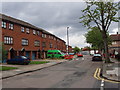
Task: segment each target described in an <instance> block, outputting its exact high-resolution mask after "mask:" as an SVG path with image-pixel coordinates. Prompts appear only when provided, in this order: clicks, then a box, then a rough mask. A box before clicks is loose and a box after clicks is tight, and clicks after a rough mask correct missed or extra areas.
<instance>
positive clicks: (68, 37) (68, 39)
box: [67, 27, 69, 54]
mask: <svg viewBox="0 0 120 90" xmlns="http://www.w3.org/2000/svg"><path fill="white" fill-rule="evenodd" d="M68 29H69V27H67V54H69V33H68Z"/></svg>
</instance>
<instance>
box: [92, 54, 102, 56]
mask: <svg viewBox="0 0 120 90" xmlns="http://www.w3.org/2000/svg"><path fill="white" fill-rule="evenodd" d="M93 56H101V55H100V54H94V55H93Z"/></svg>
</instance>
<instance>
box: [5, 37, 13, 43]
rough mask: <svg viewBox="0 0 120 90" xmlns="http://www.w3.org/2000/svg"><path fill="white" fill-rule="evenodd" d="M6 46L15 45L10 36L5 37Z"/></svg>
mask: <svg viewBox="0 0 120 90" xmlns="http://www.w3.org/2000/svg"><path fill="white" fill-rule="evenodd" d="M4 44H13V38H12V37H9V36H5V37H4Z"/></svg>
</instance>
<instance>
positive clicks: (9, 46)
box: [0, 14, 66, 60]
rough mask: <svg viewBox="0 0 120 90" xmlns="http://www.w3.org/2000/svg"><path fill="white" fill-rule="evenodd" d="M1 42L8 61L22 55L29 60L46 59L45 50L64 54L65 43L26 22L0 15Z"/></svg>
mask: <svg viewBox="0 0 120 90" xmlns="http://www.w3.org/2000/svg"><path fill="white" fill-rule="evenodd" d="M0 23H1V27H2V42H3V43H4V47H5V50H6V51H7V56H8V59H10V58H14V57H15V56H18V55H24V56H27V57H29V58H30V59H33V60H34V59H42V58H46V52H47V50H54V49H56V50H61V51H62V52H66V42H65V41H64V40H62V39H60V38H59V37H57V36H55V35H53V34H51V33H49V32H47V31H46V30H44V29H41V28H38V27H36V26H34V25H32V24H30V23H28V22H25V21H22V20H18V19H15V18H13V17H10V16H6V15H4V14H0Z"/></svg>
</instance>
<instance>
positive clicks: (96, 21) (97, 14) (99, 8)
mask: <svg viewBox="0 0 120 90" xmlns="http://www.w3.org/2000/svg"><path fill="white" fill-rule="evenodd" d="M108 1H109V0H107V1H106V2H105V1H104V0H97V1H96V0H88V1H86V4H87V7H86V8H85V9H84V10H82V12H83V15H82V17H80V19H81V21H80V23H83V25H84V26H87V27H88V28H91V27H94V26H97V27H98V28H99V30H100V32H101V33H102V38H103V43H104V49H105V56H106V57H105V62H106V63H109V62H110V59H109V53H108V43H107V32H108V31H109V27H110V25H111V23H112V22H119V20H120V17H117V14H118V11H119V10H120V2H111V0H110V1H109V2H108Z"/></svg>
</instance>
